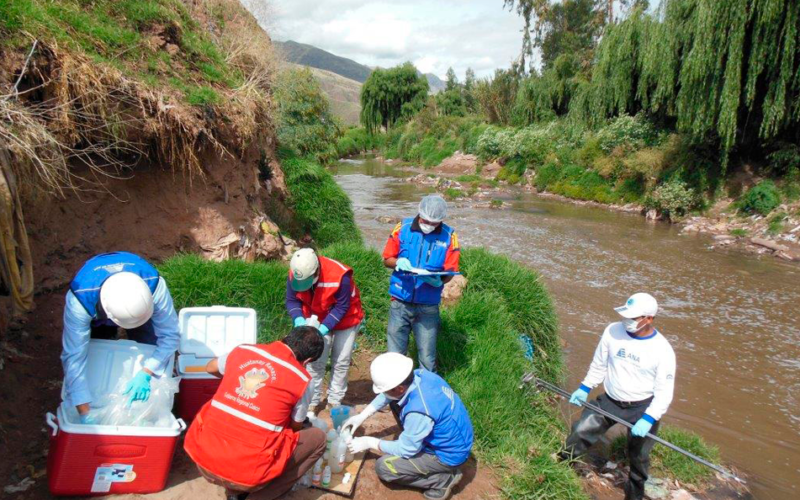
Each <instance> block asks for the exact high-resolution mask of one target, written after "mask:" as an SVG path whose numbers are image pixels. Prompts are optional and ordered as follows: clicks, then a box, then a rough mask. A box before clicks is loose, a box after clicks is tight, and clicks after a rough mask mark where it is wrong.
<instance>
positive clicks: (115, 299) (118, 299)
mask: <svg viewBox="0 0 800 500" xmlns="http://www.w3.org/2000/svg"><path fill="white" fill-rule="evenodd" d="M100 303H101V304H102V306H103V310H104V311H105V313H106V316H108V319H110V320H111V321H113V322H114V323H116V324H117V325H119V326H121V327H122V328H125V329H126V330H130V329H131V328H137V327H140V326H142V325H143V324H145V323H147V321H148V320H149V319H150V318H152V317H153V293H152V292H151V291H150V287H148V286H147V283H145V282H144V280H143V279H142V278H141V277H140V276H139V275H137V274H134V273H130V272H121V273H116V274H112V275H111V276H109V277H108V278H107V279H106V280H105V281H104V282H103V285H102V286H101V287H100Z"/></svg>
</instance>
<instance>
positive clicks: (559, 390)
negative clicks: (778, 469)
mask: <svg viewBox="0 0 800 500" xmlns="http://www.w3.org/2000/svg"><path fill="white" fill-rule="evenodd" d="M530 382H534V383H535V384H536V385H537V386H539V387H542V388H544V389H547V390H548V391H551V392H554V393H556V394H558V395H559V396H562V397H564V398H566V399H569V398H570V394H569V393H568V392H567V391H565V390H564V389H562V388H560V387H558V386H556V385H553V384H551V383H550V382H547V381H545V380H542V379H540V378H537V377H536V375H534V374H533V372H530V373H526V374H525V375H524V376H523V377H522V383H521V384H520V386H519V387H520V389H521V388H522V386H523V385H525V384H527V383H530ZM582 406H585V407H586V408H589V409H590V410H592V411H594V412H596V413H599V414H600V415H603V416H604V417H607V418H610V419H611V420H613V421H614V422H617V423H618V424H622V425H624V426H625V427H627V428H629V429H630V428H632V427H633V425H632V424H630V423H629V422H626V421H624V420H622V419H621V418H619V417H617V416H616V415H612V414H611V413H608V412H607V411H605V410H603V409H602V408H598V407H597V406H595V405H593V404H591V403H588V402H586V403H583V404H582ZM646 437H649V438H650V439H652V440H653V441H655V442H656V443H660V444H663V445H664V446H666V447H667V448H669V449H671V450H674V451H677V452H678V453H681V454H683V455H686V456H687V457H689V458H691V459H692V460H694V461H695V462H698V463H701V464H703V465H705V466H706V467H709V468H711V469H713V470H715V471H717V472H719V473H720V474H722V475H723V476H724V477H726V478H730V479H733V480H735V481H737V482H739V483H742V484H745V481H744V479H741V478H740V477H738V476H736V475H735V474H733V473H731V472H728V471H727V470H725V469H723V468H722V467H720V466H719V465H714V464H712V463H711V462H709V461H707V460H705V459H703V458H700V457H698V456H697V455H695V454H694V453H692V452H690V451H686V450H684V449H683V448H680V447H678V446H675V445H674V444H672V443H670V442H669V441H664V440H663V439H661V438H660V437H658V436H655V435H653V434H650V433H649V432H648V433H647V436H646Z"/></svg>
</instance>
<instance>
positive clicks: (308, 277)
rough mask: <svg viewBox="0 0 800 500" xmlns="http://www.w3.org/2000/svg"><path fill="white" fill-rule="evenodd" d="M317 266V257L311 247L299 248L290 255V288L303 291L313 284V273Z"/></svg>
mask: <svg viewBox="0 0 800 500" xmlns="http://www.w3.org/2000/svg"><path fill="white" fill-rule="evenodd" d="M318 268H319V259H318V258H317V254H316V252H314V250H313V249H311V248H301V249H300V250H298V251H296V252H295V253H294V255H292V260H291V261H290V262H289V269H291V271H292V288H294V289H295V291H298V292H304V291H306V290H308V289H309V288H311V285H313V284H314V275H315V274H316V272H317V269H318Z"/></svg>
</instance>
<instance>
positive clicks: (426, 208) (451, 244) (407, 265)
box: [383, 195, 461, 372]
mask: <svg viewBox="0 0 800 500" xmlns="http://www.w3.org/2000/svg"><path fill="white" fill-rule="evenodd" d="M445 217H447V202H445V201H444V198H442V197H441V196H439V195H430V196H426V197H424V198H422V201H420V203H419V215H417V216H416V217H410V218H408V219H405V220H403V221H402V222H400V223H399V224H397V226H396V227H395V228H394V231H392V234H391V235H390V236H389V240H388V241H387V242H386V246H385V247H384V249H383V263H384V265H386V267H389V268H391V269H393V270H394V272H393V273H392V278H391V281H390V283H389V295H391V297H392V304H391V307H390V308H389V324H388V327H387V336H388V338H387V344H388V350H389V352H399V353H401V354H406V353H407V352H408V338H409V335H410V333H411V331H412V330H413V331H414V340H416V342H417V350H418V352H419V364H420V366H421V367H422V368H425V369H426V370H428V371H430V372H436V336H437V334H438V332H439V303H440V302H441V301H442V289H443V288H444V284H445V283H447V282H448V281H449V280H450V279H451V278H452V276H445V277H444V278H442V277H441V276H438V275H436V276H420V275H418V274H415V273H414V272H411V271H412V270H416V269H424V270H426V271H453V272H458V261H459V257H460V255H461V252H460V248H459V245H458V236H457V235H456V233H455V231H453V229H452V228H451V227H450V226H448V225H447V224H445V223H443V222H442V221H443V220H444V219H445Z"/></svg>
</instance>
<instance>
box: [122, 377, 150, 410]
mask: <svg viewBox="0 0 800 500" xmlns="http://www.w3.org/2000/svg"><path fill="white" fill-rule="evenodd" d="M151 378H153V377H151V376H150V374H148V373H147V372H145V371H144V370H141V371H140V372H139V373H137V374H136V376H135V377H133V378H132V379H131V381H130V382H128V385H127V386H125V392H123V393H122V395H123V396H124V395H126V394H128V393H130V395H131V397H130V399H129V400H128V406H130V405H131V403H133V402H134V401H147V400H148V399H150V379H151Z"/></svg>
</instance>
